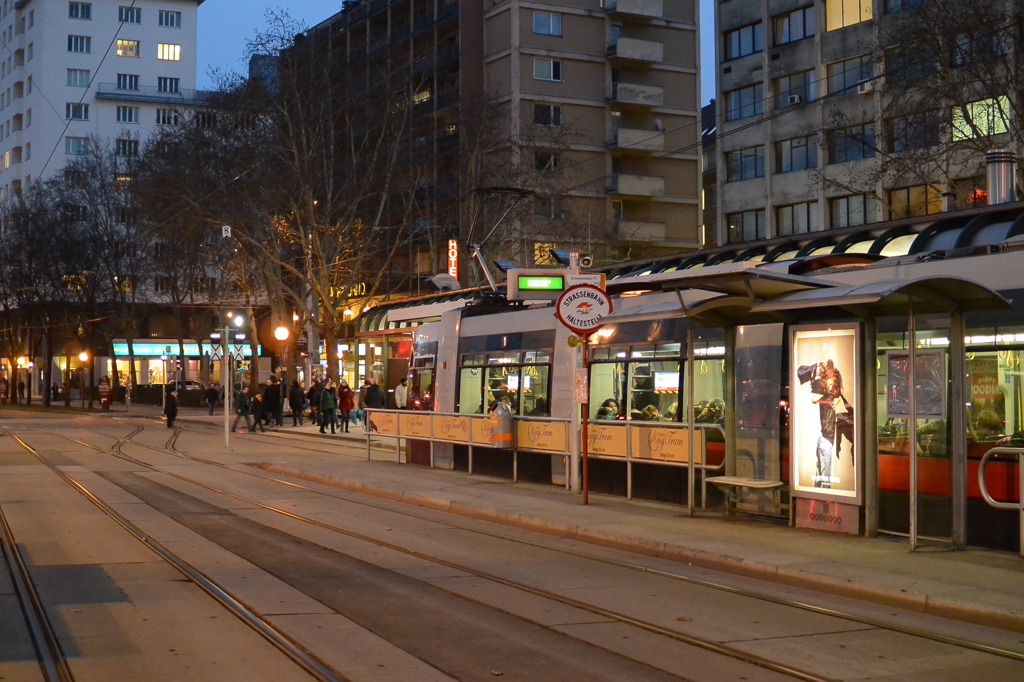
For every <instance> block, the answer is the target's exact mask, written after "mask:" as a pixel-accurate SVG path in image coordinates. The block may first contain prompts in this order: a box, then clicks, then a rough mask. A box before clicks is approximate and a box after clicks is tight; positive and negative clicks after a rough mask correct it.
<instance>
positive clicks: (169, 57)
mask: <svg viewBox="0 0 1024 682" xmlns="http://www.w3.org/2000/svg"><path fill="white" fill-rule="evenodd" d="M156 58H157V59H162V60H163V61H167V62H180V61H181V45H172V44H170V43H159V44H158V45H157V46H156Z"/></svg>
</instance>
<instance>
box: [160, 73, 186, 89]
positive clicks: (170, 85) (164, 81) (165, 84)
mask: <svg viewBox="0 0 1024 682" xmlns="http://www.w3.org/2000/svg"><path fill="white" fill-rule="evenodd" d="M180 88H181V79H180V78H165V77H163V76H160V77H159V78H157V79H156V89H157V90H159V91H160V92H178V91H179V90H180Z"/></svg>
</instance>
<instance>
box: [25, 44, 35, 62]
mask: <svg viewBox="0 0 1024 682" xmlns="http://www.w3.org/2000/svg"><path fill="white" fill-rule="evenodd" d="M35 53H36V44H35V43H29V44H28V48H27V49H26V50H25V60H26V61H29V62H30V61H32V58H33V57H35Z"/></svg>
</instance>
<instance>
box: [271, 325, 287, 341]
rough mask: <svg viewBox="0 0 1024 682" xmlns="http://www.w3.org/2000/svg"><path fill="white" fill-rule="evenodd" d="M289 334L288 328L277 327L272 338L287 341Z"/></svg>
mask: <svg viewBox="0 0 1024 682" xmlns="http://www.w3.org/2000/svg"><path fill="white" fill-rule="evenodd" d="M290 333H291V332H290V331H289V330H288V327H278V328H277V329H275V330H274V338H275V339H277V340H278V341H287V340H288V336H289V334H290Z"/></svg>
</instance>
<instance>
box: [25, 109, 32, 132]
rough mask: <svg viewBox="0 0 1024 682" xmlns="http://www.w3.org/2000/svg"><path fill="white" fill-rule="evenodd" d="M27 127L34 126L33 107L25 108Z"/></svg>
mask: <svg viewBox="0 0 1024 682" xmlns="http://www.w3.org/2000/svg"><path fill="white" fill-rule="evenodd" d="M25 127H26V128H31V127H32V110H31V109H26V110H25Z"/></svg>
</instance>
